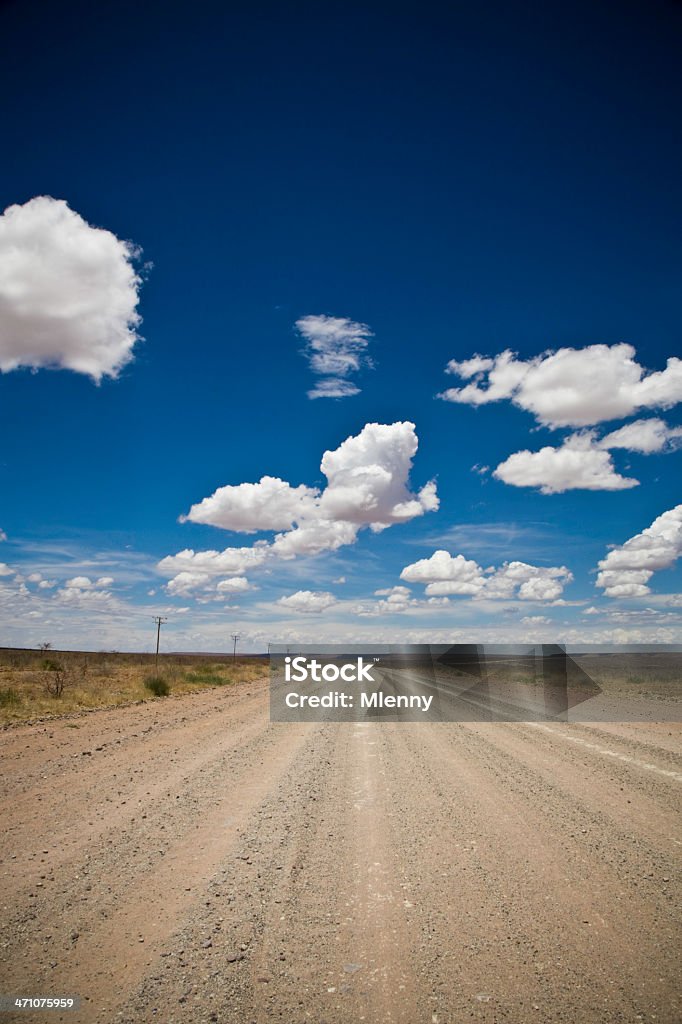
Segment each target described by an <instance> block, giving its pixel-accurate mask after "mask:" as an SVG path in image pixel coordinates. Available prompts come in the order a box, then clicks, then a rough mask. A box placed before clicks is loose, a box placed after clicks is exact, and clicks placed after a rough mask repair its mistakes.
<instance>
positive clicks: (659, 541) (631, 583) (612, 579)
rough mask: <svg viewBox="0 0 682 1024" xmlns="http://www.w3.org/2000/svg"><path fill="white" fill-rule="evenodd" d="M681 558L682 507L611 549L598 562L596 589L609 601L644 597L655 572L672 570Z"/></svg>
mask: <svg viewBox="0 0 682 1024" xmlns="http://www.w3.org/2000/svg"><path fill="white" fill-rule="evenodd" d="M681 554H682V505H677V506H676V507H675V508H673V509H670V510H669V511H668V512H664V513H663V514H662V515H660V516H658V518H657V519H654V521H653V523H652V524H651V526H648V527H647V528H646V529H645V530H642V532H641V533H637V534H635V536H634V537H631V538H630V539H629V540H627V541H626V542H625V544H622V545H620V546H618V547H614V548H612V550H611V551H609V553H608V555H607V556H606V558H603V559H602V560H601V562H599V569H600V572H599V574H598V576H597V584H596V585H597V586H598V587H602V588H603V590H604V594H605V596H606V597H642V596H644V595H645V594H648V593H649V592H650V588H649V586H648V584H649V580H650V579H651V577H652V576H653V574H654V573H655V572H659V571H660V570H661V569H669V568H670V567H671V566H673V565H674V564H675V562H676V561H677V559H678V558H679V557H680V555H681Z"/></svg>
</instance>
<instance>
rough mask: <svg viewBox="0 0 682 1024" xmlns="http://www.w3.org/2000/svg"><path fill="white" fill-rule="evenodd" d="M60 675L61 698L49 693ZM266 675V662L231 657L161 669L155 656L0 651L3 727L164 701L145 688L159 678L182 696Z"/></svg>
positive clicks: (167, 660)
mask: <svg viewBox="0 0 682 1024" xmlns="http://www.w3.org/2000/svg"><path fill="white" fill-rule="evenodd" d="M56 671H62V672H63V675H64V689H63V692H62V694H61V696H59V697H55V696H51V695H50V694H49V693H48V690H47V684H48V683H50V682H52V681H53V680H54V676H55V672H56ZM267 671H268V669H267V662H266V659H261V658H236V659H233V658H232V657H231V656H229V655H224V656H221V655H217V656H216V655H213V656H209V655H206V656H203V655H161V656H160V657H159V665H158V670H157V669H156V668H155V663H154V656H153V655H145V654H118V653H113V654H112V653H99V654H91V653H87V654H86V653H81V652H78V651H66V652H64V651H46V652H40V651H22V650H10V649H0V725H3V724H8V723H12V722H25V721H30V720H32V719H42V718H51V717H54V716H55V715H66V714H70V713H72V712H77V711H83V710H86V709H89V708H101V707H113V706H115V705H118V704H130V703H133V702H135V701H141V700H163V699H164V698H163V697H154V696H153V694H152V693H151V692H150V690H149V689H148V688H147V687H146V686H145V680H149V679H150V678H152V677H156V676H158V677H161V678H162V679H163V680H165V682H166V683H167V684H168V686H169V689H170V693H171V694H179V693H193V692H195V691H196V690H201V689H207V688H209V687H214V686H231V685H235V684H237V683H243V682H249V681H251V680H254V679H258V678H262V677H263V676H265V675H267Z"/></svg>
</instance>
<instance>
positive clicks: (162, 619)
mask: <svg viewBox="0 0 682 1024" xmlns="http://www.w3.org/2000/svg"><path fill="white" fill-rule="evenodd" d="M154 622H155V623H156V660H155V661H154V668H155V669H158V667H159V641H160V640H161V624H162V623H163V622H168V619H166V618H165V617H164V616H163V615H155V616H154Z"/></svg>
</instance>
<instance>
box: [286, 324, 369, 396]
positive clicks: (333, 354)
mask: <svg viewBox="0 0 682 1024" xmlns="http://www.w3.org/2000/svg"><path fill="white" fill-rule="evenodd" d="M296 329H297V330H298V332H299V334H300V335H301V337H302V338H304V339H305V342H306V355H307V358H308V362H309V364H310V369H311V370H312V371H313V373H314V374H317V375H318V377H319V378H320V379H319V380H318V381H316V383H315V385H314V386H313V388H312V389H311V390H310V391H308V398H348V397H349V396H351V395H357V394H358V393H359V391H360V389H359V388H358V387H357V385H356V384H354V383H353V382H352V381H351V380H349V377H350V376H351V375H352V374H355V373H357V372H358V371H359V370H360V369H361V368H362V367H363V366H371V362H370V360H369V359H368V358H367V355H366V349H367V346H368V345H369V339H370V338H371V337H373V334H372V331H371V330H370V328H369V327H368V326H367V324H361V323H357V322H356V321H355V320H349V319H348V318H347V317H339V316H325V315H319V316H304V317H301V319H300V320H297V321H296Z"/></svg>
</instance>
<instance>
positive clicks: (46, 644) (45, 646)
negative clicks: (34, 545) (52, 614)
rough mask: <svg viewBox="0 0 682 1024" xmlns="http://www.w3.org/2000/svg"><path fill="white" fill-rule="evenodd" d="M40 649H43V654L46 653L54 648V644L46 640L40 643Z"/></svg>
mask: <svg viewBox="0 0 682 1024" xmlns="http://www.w3.org/2000/svg"><path fill="white" fill-rule="evenodd" d="M38 650H39V651H42V652H43V654H45V652H46V651H51V650H52V644H51V643H50V641H49V640H45V641H44V642H43V643H42V644H38Z"/></svg>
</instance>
